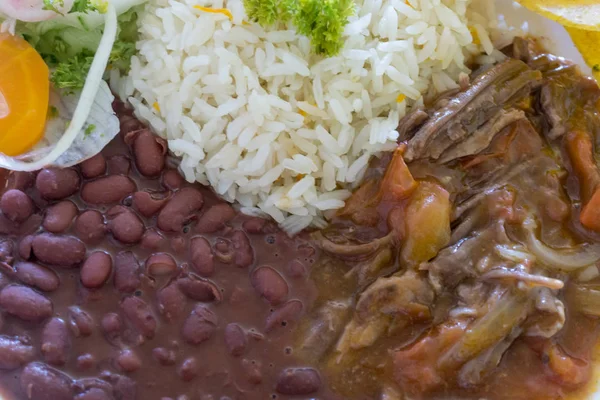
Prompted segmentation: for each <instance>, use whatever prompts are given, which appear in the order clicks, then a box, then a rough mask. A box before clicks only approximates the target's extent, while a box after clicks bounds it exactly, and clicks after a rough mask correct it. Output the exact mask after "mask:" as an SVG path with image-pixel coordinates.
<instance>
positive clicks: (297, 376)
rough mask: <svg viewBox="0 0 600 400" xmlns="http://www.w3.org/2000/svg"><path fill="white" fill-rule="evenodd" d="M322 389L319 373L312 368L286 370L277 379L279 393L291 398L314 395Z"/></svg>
mask: <svg viewBox="0 0 600 400" xmlns="http://www.w3.org/2000/svg"><path fill="white" fill-rule="evenodd" d="M320 387H321V378H320V376H319V373H318V372H317V371H316V370H314V369H312V368H286V369H285V370H284V371H283V372H282V373H281V375H279V378H278V379H277V386H276V390H277V392H279V393H281V394H286V395H290V396H294V395H307V394H311V393H314V392H316V391H318V390H319V388H320Z"/></svg>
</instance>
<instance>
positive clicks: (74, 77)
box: [17, 0, 145, 92]
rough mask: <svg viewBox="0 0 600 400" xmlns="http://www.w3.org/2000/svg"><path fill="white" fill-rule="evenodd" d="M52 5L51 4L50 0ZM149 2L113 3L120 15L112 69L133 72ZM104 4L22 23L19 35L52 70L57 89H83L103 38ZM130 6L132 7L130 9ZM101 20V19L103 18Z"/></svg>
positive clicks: (83, 4) (79, 0)
mask: <svg viewBox="0 0 600 400" xmlns="http://www.w3.org/2000/svg"><path fill="white" fill-rule="evenodd" d="M47 1H48V2H49V3H51V2H50V0H47ZM144 1H145V0H121V1H113V4H114V5H115V6H116V8H117V9H118V11H120V12H121V14H120V15H119V18H118V22H119V33H118V36H117V40H116V42H115V44H114V45H113V48H112V51H111V54H110V59H109V68H116V69H118V70H120V71H121V72H122V73H126V72H127V71H128V70H129V65H130V60H131V57H132V56H133V55H134V54H135V42H136V41H137V37H138V35H137V18H138V12H139V7H136V6H137V5H139V4H140V3H142V2H144ZM103 4H105V2H103V1H102V0H76V2H75V3H74V5H73V9H72V10H71V11H72V13H71V14H68V15H65V16H59V17H57V18H54V19H52V20H49V21H44V22H41V23H19V24H18V25H17V33H19V34H20V35H21V36H23V37H24V38H25V39H26V40H27V41H28V42H29V43H30V44H31V45H32V46H33V47H34V48H35V49H36V50H37V51H38V53H40V55H41V56H42V58H43V59H44V61H45V62H46V63H47V64H48V66H49V67H50V70H51V76H50V80H51V82H52V83H53V85H54V86H55V87H56V88H59V89H65V90H66V91H67V92H74V91H76V90H79V89H81V88H83V85H84V83H85V80H86V77H87V74H88V71H89V69H90V66H91V63H92V60H93V59H94V54H95V51H96V49H97V47H98V44H99V43H100V38H101V37H102V32H103V25H101V24H98V19H97V18H98V16H99V13H98V12H99V11H100V12H101V11H103V8H102V7H103ZM128 6H129V7H128ZM100 18H101V16H100Z"/></svg>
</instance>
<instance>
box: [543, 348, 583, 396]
mask: <svg viewBox="0 0 600 400" xmlns="http://www.w3.org/2000/svg"><path fill="white" fill-rule="evenodd" d="M546 355H547V356H548V366H549V367H550V370H551V371H552V373H553V375H554V377H555V378H556V379H557V380H559V381H560V382H562V383H564V384H565V385H568V386H571V387H573V386H579V385H582V384H584V383H585V382H587V381H588V380H589V379H590V375H591V368H590V364H589V363H587V362H585V361H582V360H578V359H576V358H573V357H571V356H569V355H567V354H565V352H564V351H563V350H562V349H561V348H560V347H559V346H558V345H557V344H556V343H551V344H550V345H549V346H548V349H547V350H546Z"/></svg>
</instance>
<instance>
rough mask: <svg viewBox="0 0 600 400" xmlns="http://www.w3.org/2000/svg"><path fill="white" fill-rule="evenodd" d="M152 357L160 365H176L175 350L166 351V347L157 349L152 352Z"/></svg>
mask: <svg viewBox="0 0 600 400" xmlns="http://www.w3.org/2000/svg"><path fill="white" fill-rule="evenodd" d="M152 356H153V357H154V359H155V360H156V361H158V362H159V364H160V365H165V366H166V365H173V364H175V359H176V356H175V352H174V351H173V350H168V349H165V348H164V347H156V348H154V349H153V350H152Z"/></svg>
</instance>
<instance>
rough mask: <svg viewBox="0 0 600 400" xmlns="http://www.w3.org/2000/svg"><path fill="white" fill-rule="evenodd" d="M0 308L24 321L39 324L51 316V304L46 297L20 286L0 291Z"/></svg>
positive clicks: (12, 286) (10, 286)
mask: <svg viewBox="0 0 600 400" xmlns="http://www.w3.org/2000/svg"><path fill="white" fill-rule="evenodd" d="M0 308H2V309H3V310H4V311H6V312H7V313H9V314H11V315H14V316H15V317H18V318H21V319H22V320H25V321H33V322H39V321H41V320H44V319H46V318H48V317H49V316H51V315H52V302H51V301H50V300H49V299H48V298H47V297H45V296H44V295H42V294H40V293H38V292H36V291H35V290H33V289H30V288H28V287H27V286H21V285H9V286H6V287H5V288H3V289H2V290H0Z"/></svg>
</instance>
